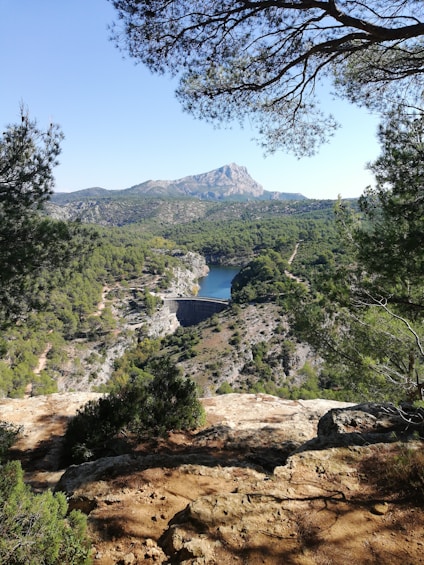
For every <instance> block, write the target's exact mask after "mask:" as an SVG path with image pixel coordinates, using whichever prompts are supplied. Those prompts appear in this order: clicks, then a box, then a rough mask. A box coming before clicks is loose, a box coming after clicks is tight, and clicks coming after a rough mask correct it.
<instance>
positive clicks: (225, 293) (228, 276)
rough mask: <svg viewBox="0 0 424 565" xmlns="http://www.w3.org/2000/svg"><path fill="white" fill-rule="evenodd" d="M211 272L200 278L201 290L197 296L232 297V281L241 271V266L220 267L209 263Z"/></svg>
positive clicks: (225, 298) (226, 298)
mask: <svg viewBox="0 0 424 565" xmlns="http://www.w3.org/2000/svg"><path fill="white" fill-rule="evenodd" d="M209 269H210V270H209V274H208V276H206V277H203V278H202V279H200V280H199V285H200V290H199V293H198V295H197V296H200V297H204V298H221V299H223V300H229V299H230V298H231V281H232V280H233V278H234V277H235V276H236V274H237V273H238V272H239V271H240V267H220V266H215V265H209Z"/></svg>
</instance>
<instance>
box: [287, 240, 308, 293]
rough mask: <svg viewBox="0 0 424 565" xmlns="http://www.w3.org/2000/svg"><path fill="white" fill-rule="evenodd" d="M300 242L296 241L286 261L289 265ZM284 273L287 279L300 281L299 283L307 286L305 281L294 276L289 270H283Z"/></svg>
mask: <svg viewBox="0 0 424 565" xmlns="http://www.w3.org/2000/svg"><path fill="white" fill-rule="evenodd" d="M300 243H301V242H300V241H298V242H297V243H296V245H295V246H294V249H293V253H292V254H291V255H290V257H289V260H288V261H287V263H288V264H289V265H291V264H292V263H293V261H294V259H295V257H296V255H297V251H298V249H299V245H300ZM284 274H285V275H286V277H288V278H289V279H292V280H294V281H296V282H298V283H300V284H304V285H306V286H307V283H305V281H303V280H302V279H300V278H299V277H296V275H293V273H291V272H290V271H284Z"/></svg>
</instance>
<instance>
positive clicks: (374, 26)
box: [110, 0, 424, 155]
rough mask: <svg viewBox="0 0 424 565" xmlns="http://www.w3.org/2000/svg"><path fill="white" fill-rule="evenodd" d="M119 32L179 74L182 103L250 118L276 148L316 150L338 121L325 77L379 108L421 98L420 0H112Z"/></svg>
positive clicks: (199, 113)
mask: <svg viewBox="0 0 424 565" xmlns="http://www.w3.org/2000/svg"><path fill="white" fill-rule="evenodd" d="M110 1H111V3H112V4H113V6H114V7H115V8H116V10H117V15H118V22H117V24H116V29H115V36H114V39H115V40H116V42H117V43H118V44H119V46H121V47H122V48H123V49H124V50H125V51H126V52H127V53H129V55H130V56H131V57H134V58H135V59H136V60H137V61H140V62H142V63H143V64H145V65H147V67H148V68H149V69H151V70H152V71H153V72H156V73H160V74H162V73H164V72H169V73H170V74H171V75H172V76H174V77H178V78H179V88H178V91H177V93H178V96H179V99H180V100H181V102H182V104H183V107H184V109H185V110H187V111H189V112H191V113H192V114H194V115H195V116H196V117H199V118H201V119H209V120H213V121H226V120H231V119H236V120H240V121H244V119H246V118H247V117H248V118H249V120H250V122H251V123H253V124H255V125H256V126H257V128H258V130H259V134H260V136H261V141H262V143H264V144H265V145H266V146H267V147H268V148H269V149H270V150H275V149H276V148H279V147H284V149H285V150H288V151H294V152H296V153H297V154H301V155H304V154H311V153H313V152H314V150H315V149H316V147H317V145H319V143H321V142H323V141H325V140H326V139H328V136H329V135H331V133H332V131H333V130H334V128H335V127H336V123H335V120H334V118H333V116H332V115H331V114H327V113H325V114H324V113H323V112H322V110H321V109H320V102H321V100H320V94H321V89H320V88H319V86H321V85H322V83H328V82H330V83H331V82H332V83H333V85H334V88H333V91H334V92H335V93H336V94H338V95H340V96H347V97H348V98H349V99H350V100H352V101H354V102H359V103H362V104H366V105H367V106H371V107H373V108H376V107H378V108H382V107H383V109H385V107H386V106H387V105H389V106H390V105H392V104H393V101H397V100H399V99H403V100H405V99H407V100H408V101H409V102H410V103H411V102H416V100H417V99H418V100H421V99H422V92H423V66H424V57H423V50H422V41H423V36H424V21H423V18H424V12H423V5H422V2H421V1H419V0H393V1H392V2H382V1H381V0H370V1H368V2H361V1H360V0H352V1H349V2H343V1H340V2H334V1H330V2H313V1H310V0H297V1H296V2H279V1H269V2H258V1H256V2H255V1H252V2H234V1H232V0H225V1H222V2H214V1H204V2H202V3H199V2H194V1H193V0H183V1H181V0H178V1H176V0H174V1H170V0H149V2H139V1H136V0H110Z"/></svg>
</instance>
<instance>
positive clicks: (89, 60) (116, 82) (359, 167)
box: [0, 0, 379, 199]
mask: <svg viewBox="0 0 424 565" xmlns="http://www.w3.org/2000/svg"><path fill="white" fill-rule="evenodd" d="M114 19H115V12H114V10H113V8H112V6H111V5H110V3H109V2H107V1H106V0H72V1H70V0H68V1H66V0H37V1H35V0H0V80H1V87H0V126H1V127H4V126H6V125H7V124H9V123H13V122H15V121H16V120H17V119H18V117H19V106H20V103H21V102H22V103H23V104H24V105H25V106H26V107H27V108H28V110H29V113H30V116H31V117H32V118H35V119H36V120H37V121H38V124H39V125H40V126H41V127H43V128H44V127H47V126H48V124H49V123H50V121H54V122H55V123H58V124H60V126H61V128H62V130H63V132H64V134H65V140H64V142H63V145H62V154H61V156H60V165H59V166H58V167H57V168H56V169H55V177H56V190H57V191H60V192H64V191H65V192H67V191H73V190H80V189H83V188H89V187H93V186H101V187H103V188H107V189H122V188H128V187H130V186H133V185H135V184H138V183H140V182H143V181H146V180H150V179H154V180H159V179H160V180H175V179H179V178H182V177H184V176H187V175H192V174H198V173H204V172H208V171H211V170H213V169H216V168H218V167H221V166H223V165H226V164H229V163H237V164H238V165H243V166H245V167H247V170H248V171H249V173H250V175H251V176H252V177H253V178H254V179H255V180H256V181H257V182H259V183H261V184H262V186H263V187H264V188H265V189H266V190H278V191H283V192H300V193H302V194H304V195H305V196H307V197H309V198H334V199H335V198H337V196H338V194H341V195H342V196H343V197H345V198H349V197H356V196H359V195H360V194H361V193H362V191H363V190H364V188H365V187H366V186H367V185H369V184H371V183H372V176H371V175H370V173H369V172H368V171H367V170H366V164H367V163H368V162H370V161H372V160H374V159H375V158H376V157H377V155H378V154H379V146H378V143H377V139H376V127H377V120H376V119H375V118H374V117H372V116H370V115H369V114H368V113H367V112H366V111H364V110H360V109H358V108H356V107H354V106H351V105H349V104H347V103H343V102H333V101H331V100H330V99H329V102H328V104H330V105H331V111H332V112H333V113H334V114H335V116H336V117H337V118H338V119H339V121H340V122H341V123H342V128H341V129H340V130H339V131H338V132H337V133H336V135H335V137H334V138H333V140H332V142H331V143H330V144H327V145H325V146H323V147H322V148H321V150H320V152H319V154H318V155H317V156H315V157H313V158H305V159H301V160H298V159H296V158H295V157H292V156H290V155H285V154H283V153H281V152H280V153H276V154H274V155H272V156H268V157H264V155H263V150H262V149H261V148H260V147H259V146H258V145H257V144H256V143H255V142H254V141H253V140H252V138H253V137H254V132H252V131H249V129H248V128H247V129H240V128H238V127H237V126H235V127H234V128H232V129H216V128H214V127H213V126H212V125H210V124H207V123H204V122H201V121H197V120H194V118H192V117H191V116H190V115H188V114H184V113H183V112H182V110H181V108H180V106H179V104H178V102H177V101H176V99H175V96H174V90H173V84H172V83H171V81H170V80H169V79H168V78H166V77H157V76H153V75H152V74H151V73H150V72H149V71H148V70H147V69H146V68H144V67H142V66H141V65H135V64H134V62H133V61H132V60H130V59H124V58H123V54H122V53H120V52H119V51H118V50H117V49H116V47H115V46H114V45H113V43H112V42H111V41H109V32H108V25H109V24H110V23H112V21H113V20H114Z"/></svg>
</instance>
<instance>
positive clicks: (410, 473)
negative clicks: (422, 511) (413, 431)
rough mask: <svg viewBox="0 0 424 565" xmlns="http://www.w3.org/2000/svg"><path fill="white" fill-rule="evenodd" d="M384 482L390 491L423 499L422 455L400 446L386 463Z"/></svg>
mask: <svg viewBox="0 0 424 565" xmlns="http://www.w3.org/2000/svg"><path fill="white" fill-rule="evenodd" d="M385 472H386V482H387V486H388V487H389V489H390V490H392V491H397V492H400V493H403V494H404V495H406V496H411V497H414V498H418V499H420V500H423V499H424V453H423V452H422V450H421V449H414V448H412V447H409V446H408V445H405V444H404V445H402V446H401V448H400V451H399V453H398V454H397V455H395V456H394V457H393V459H392V460H391V461H388V462H386V471H385Z"/></svg>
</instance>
